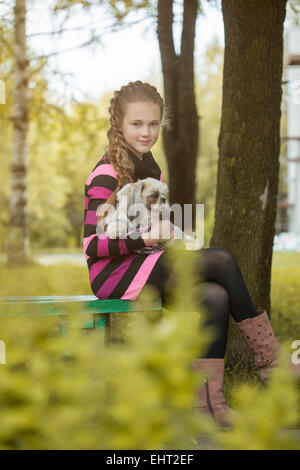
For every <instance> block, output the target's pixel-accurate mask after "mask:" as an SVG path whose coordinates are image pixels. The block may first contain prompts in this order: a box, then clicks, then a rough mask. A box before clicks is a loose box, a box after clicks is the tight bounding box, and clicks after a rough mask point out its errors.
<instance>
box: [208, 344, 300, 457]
mask: <svg viewBox="0 0 300 470" xmlns="http://www.w3.org/2000/svg"><path fill="white" fill-rule="evenodd" d="M287 346H288V345H286V347H287ZM290 361H291V359H290V356H289V355H287V356H285V355H284V354H282V357H281V364H280V366H279V367H277V368H276V369H274V371H273V372H272V374H271V376H270V383H269V384H268V387H267V388H263V387H261V386H258V385H253V384H251V385H250V384H242V385H240V386H239V387H235V388H234V390H233V399H234V401H235V404H236V406H235V411H236V412H237V419H236V422H235V426H234V429H232V430H230V432H227V433H224V432H219V431H218V432H217V433H216V435H215V438H216V441H217V442H219V444H220V445H221V446H222V448H223V449H225V450H282V449H284V450H299V449H300V435H299V431H298V435H295V434H294V433H293V432H292V429H293V428H295V427H298V428H299V424H300V400H299V393H300V390H299V389H297V384H296V381H295V378H294V377H293V375H292V373H291V371H290V369H289V365H290Z"/></svg>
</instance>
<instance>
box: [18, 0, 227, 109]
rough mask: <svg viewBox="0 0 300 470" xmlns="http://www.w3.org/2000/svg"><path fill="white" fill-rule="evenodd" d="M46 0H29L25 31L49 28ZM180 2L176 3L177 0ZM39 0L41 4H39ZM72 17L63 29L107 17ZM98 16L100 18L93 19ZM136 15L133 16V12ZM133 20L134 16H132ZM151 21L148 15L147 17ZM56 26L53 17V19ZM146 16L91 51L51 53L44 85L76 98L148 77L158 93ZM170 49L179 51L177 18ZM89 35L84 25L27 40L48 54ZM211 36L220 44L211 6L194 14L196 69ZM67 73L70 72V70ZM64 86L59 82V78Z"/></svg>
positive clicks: (218, 20)
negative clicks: (53, 54) (195, 20)
mask: <svg viewBox="0 0 300 470" xmlns="http://www.w3.org/2000/svg"><path fill="white" fill-rule="evenodd" d="M49 1H51V0H43V4H42V3H41V2H36V1H32V7H31V10H30V12H29V14H28V25H27V31H28V33H29V34H30V35H32V34H36V33H39V32H42V31H51V30H53V26H52V25H51V19H50V17H49V14H47V13H46V8H44V6H45V5H46V4H47V3H48V4H49ZM44 2H45V3H44ZM177 3H179V4H181V2H177ZM41 5H42V6H41ZM74 13H75V14H74V16H73V17H72V20H71V21H69V22H68V23H67V26H68V27H69V28H71V27H74V26H79V25H86V24H88V23H90V21H91V19H92V20H93V21H95V27H97V25H98V30H102V27H101V29H100V28H99V25H103V26H104V27H105V26H108V24H109V20H105V12H104V10H103V9H100V8H98V9H97V10H96V9H95V11H94V13H93V14H92V15H88V14H84V13H83V12H82V9H81V8H80V9H78V11H77V14H76V11H75V12H74ZM174 13H175V16H176V19H177V20H180V15H181V11H180V8H179V7H178V6H177V7H175V10H174ZM97 18H101V19H100V21H96V19H97ZM136 18H138V16H137V17H136ZM134 19H135V18H134ZM152 21H153V20H152ZM55 22H56V23H55V26H57V24H58V23H57V19H56V20H55ZM147 25H148V26H149V25H150V21H149V20H148V21H146V22H144V23H142V24H137V25H134V26H131V27H130V29H126V30H123V31H119V32H114V33H111V34H108V33H107V34H105V35H103V37H102V38H101V39H102V42H103V45H97V46H96V48H94V51H92V50H88V48H85V49H77V50H73V51H70V52H65V53H64V54H60V55H57V56H53V58H52V59H51V61H50V62H49V65H50V69H51V70H52V72H51V73H50V69H48V73H47V76H48V78H49V85H50V88H51V89H53V90H55V91H57V92H58V93H60V94H62V95H64V96H66V97H67V96H68V95H70V94H72V95H73V96H74V97H75V99H77V100H79V101H81V100H83V99H84V98H85V97H90V98H91V99H98V98H99V97H101V96H102V95H103V94H104V93H106V92H110V91H111V90H113V89H119V88H120V87H121V86H122V85H124V84H126V83H128V82H129V81H131V80H147V79H149V78H150V79H151V80H152V82H154V84H155V85H156V86H158V88H159V91H160V92H161V91H162V90H161V87H162V82H161V80H162V73H161V62H160V53H159V46H158V41H157V38H156V25H155V24H153V26H152V28H150V29H149V30H148V31H147V30H146V26H147ZM173 32H174V39H175V49H176V52H179V45H180V33H181V28H180V22H179V23H178V24H177V25H174V29H173ZM88 38H89V35H88V34H87V30H85V31H72V32H69V33H65V34H64V35H63V36H60V37H58V38H57V39H55V37H53V36H44V35H41V36H32V37H30V39H29V44H30V46H31V47H32V48H33V49H34V50H35V51H36V52H37V53H38V54H43V53H51V52H53V51H58V50H65V49H68V48H72V47H74V45H77V44H80V43H82V42H84V41H86V40H87V39H88ZM214 39H217V40H218V42H219V43H220V44H221V45H224V31H223V20H222V13H221V11H220V10H218V9H216V8H212V7H208V6H207V7H206V8H205V15H203V16H202V15H201V16H199V17H198V20H197V25H196V38H195V65H196V70H197V67H198V66H199V64H200V60H201V56H202V55H203V54H204V52H205V50H206V48H207V46H208V45H209V43H211V42H212V41H213V40H214ZM55 70H59V71H60V72H63V73H64V74H67V75H65V77H64V81H62V80H61V78H60V77H59V76H58V75H55V74H54V73H53V71H55ZM71 74H73V75H71ZM64 82H66V83H67V84H68V85H67V86H65V85H64V84H63V83H64Z"/></svg>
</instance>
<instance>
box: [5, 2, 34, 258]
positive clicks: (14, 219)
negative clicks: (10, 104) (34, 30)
mask: <svg viewBox="0 0 300 470" xmlns="http://www.w3.org/2000/svg"><path fill="white" fill-rule="evenodd" d="M14 18H15V21H14V34H15V85H14V112H13V155H12V162H11V200H10V201H11V202H10V214H11V215H10V216H11V222H10V232H9V238H8V250H7V262H8V264H15V263H19V262H20V260H21V261H22V262H25V261H26V259H27V258H28V248H29V238H28V221H27V167H28V142H27V135H28V120H29V118H28V110H29V96H28V75H29V72H28V70H29V69H28V65H29V63H28V58H27V44H26V0H16V1H15V6H14Z"/></svg>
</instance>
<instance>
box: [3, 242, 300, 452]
mask: <svg viewBox="0 0 300 470" xmlns="http://www.w3.org/2000/svg"><path fill="white" fill-rule="evenodd" d="M169 253H170V256H172V255H173V256H174V255H175V256H176V260H177V262H176V263H175V264H174V265H175V266H178V267H179V266H181V267H183V268H184V269H180V270H179V271H178V273H177V275H176V276H177V277H176V279H177V282H178V285H179V286H180V289H176V290H175V291H174V293H173V296H172V298H171V299H170V302H169V304H168V305H167V306H166V308H165V309H163V311H162V314H159V312H157V311H156V312H151V311H150V310H149V308H148V306H150V305H151V304H152V303H153V302H155V301H156V295H157V294H156V293H155V291H154V290H151V289H150V288H149V289H144V290H143V291H142V293H141V295H140V296H139V298H138V299H137V302H138V303H139V302H141V305H142V306H143V310H144V313H143V314H142V313H132V314H127V318H126V322H124V323H123V327H122V339H123V341H122V342H119V343H112V344H111V345H110V346H109V347H106V348H104V341H103V339H104V338H103V331H102V330H96V331H95V330H91V331H88V332H87V330H82V329H81V326H82V325H83V324H84V321H85V318H84V316H83V315H79V314H78V313H77V312H75V311H73V310H71V311H69V314H68V317H67V318H68V320H67V326H68V328H67V331H66V333H65V334H64V335H61V325H60V320H59V319H58V318H54V317H50V318H48V317H43V318H41V319H38V318H30V317H28V318H26V319H23V318H17V319H15V318H1V334H0V339H1V340H2V341H4V342H5V344H6V364H2V365H0V419H1V430H0V448H1V449H118V450H122V449H197V448H199V446H200V448H201V446H202V448H203V445H204V447H205V445H207V440H205V439H207V437H209V439H210V444H211V443H213V445H214V446H217V447H218V448H225V449H299V439H298V441H296V439H295V436H294V434H293V433H292V431H291V430H292V429H293V428H295V427H296V426H298V427H299V424H300V419H299V418H300V416H299V390H297V388H296V385H295V383H294V381H293V380H292V378H291V376H290V374H289V372H288V367H287V363H286V362H284V363H283V367H282V368H280V369H278V370H277V372H276V373H274V374H273V378H272V380H271V383H270V385H269V386H268V387H267V388H263V387H261V386H259V385H258V384H257V383H251V380H248V381H247V382H244V383H242V384H241V383H240V382H239V383H238V382H236V383H234V381H233V382H232V383H231V390H228V387H227V388H226V387H225V396H226V398H227V399H228V398H229V400H228V401H229V404H230V405H231V406H233V405H234V406H233V407H234V409H235V410H236V411H238V412H239V416H238V418H237V422H236V424H235V426H234V428H233V429H232V430H226V431H224V430H220V429H218V428H217V427H216V426H215V425H214V423H213V422H212V420H211V419H210V418H209V417H207V416H202V415H199V414H198V415H197V416H196V415H195V414H194V413H192V408H193V400H194V392H195V388H196V387H198V386H200V385H201V384H202V383H203V376H202V374H201V373H200V372H197V373H193V372H192V370H191V368H190V364H191V361H192V360H193V359H194V358H195V357H201V355H202V354H204V353H205V350H206V348H207V347H208V344H209V342H210V341H211V340H212V337H213V336H212V334H213V332H212V331H211V330H209V329H208V328H204V327H203V321H204V320H205V310H202V309H201V308H199V304H196V290H197V289H198V288H199V286H197V285H191V284H190V282H189V281H188V280H189V279H193V276H192V269H193V263H192V259H193V258H192V256H191V252H183V251H182V252H181V251H177V250H174V253H172V251H170V252H169ZM281 255H282V254H279V253H275V254H274V259H275V261H274V273H275V274H274V275H273V282H278V283H279V282H281V285H280V288H278V286H279V284H278V285H277V286H276V291H277V290H279V291H280V289H281V288H282V286H285V285H286V284H287V283H286V280H285V278H284V276H283V275H282V274H280V270H283V268H284V259H285V256H281ZM182 256H183V258H181V257H182ZM190 256H191V258H190ZM297 256H300V254H299V255H298V254H297ZM297 256H295V254H294V263H297ZM189 258H190V259H189ZM286 259H287V261H288V264H290V266H287V268H286V269H287V270H288V269H290V267H291V264H292V256H288V255H286ZM173 263H174V260H173ZM177 263H178V264H177ZM299 265H300V264H299V263H298V266H299ZM298 270H299V268H298ZM282 272H283V271H282ZM295 273H296V271H295ZM0 275H1V294H2V295H13V294H15V293H16V292H18V294H19V295H22V294H24V295H25V294H27V295H35V294H36V295H39V294H40V295H47V294H48V295H51V294H61V295H63V294H68V293H70V292H72V294H88V293H90V289H89V286H88V283H87V282H86V283H85V280H87V279H88V276H87V271H86V270H84V269H83V268H81V267H74V266H72V265H69V266H68V265H62V266H50V267H48V266H47V267H39V268H37V267H36V266H31V267H28V266H27V267H24V269H23V270H22V269H20V268H19V272H18V276H16V270H15V269H12V268H1V273H0ZM297 279H300V276H299V272H298V273H297ZM10 283H12V287H11V288H10V287H8V286H9V284H10ZM293 287H294V289H295V293H294V292H293V291H292V289H291V290H289V291H285V295H286V296H287V305H289V304H290V305H291V307H290V309H287V308H286V309H285V310H282V314H284V315H285V316H286V318H288V316H290V322H291V327H292V325H293V324H296V323H297V322H296V323H294V320H295V317H296V311H295V310H293V308H294V305H293V302H289V300H290V299H291V298H294V295H296V292H299V281H298V284H297V283H296V282H295V283H294V284H293ZM182 291H184V292H185V296H182ZM275 294H276V293H275ZM273 295H274V294H273ZM281 296H282V297H283V295H282V289H281ZM198 298H199V297H198ZM279 300H280V299H278V298H277V297H276V295H275V297H273V312H272V314H273V319H274V322H275V323H276V319H277V315H278V310H277V309H281V308H282V306H281V304H279V303H278V301H279ZM175 305H176V308H174V306H175ZM1 307H2V308H1V310H2V313H5V307H3V305H2V306H1ZM281 320H282V318H281ZM281 320H280V321H281ZM280 321H278V322H277V328H279V329H280V328H281V323H280ZM297 331H299V330H294V332H293V334H292V336H291V337H290V338H292V339H297V338H300V336H297V334H298V333H297ZM290 332H292V330H290ZM281 340H282V335H281ZM288 347H289V344H288V343H287V344H286V348H287V349H288ZM201 352H202V354H201ZM97 358H99V360H98V359H97ZM227 385H229V384H228V383H227ZM228 392H230V393H229V394H228ZM203 442H204V444H203Z"/></svg>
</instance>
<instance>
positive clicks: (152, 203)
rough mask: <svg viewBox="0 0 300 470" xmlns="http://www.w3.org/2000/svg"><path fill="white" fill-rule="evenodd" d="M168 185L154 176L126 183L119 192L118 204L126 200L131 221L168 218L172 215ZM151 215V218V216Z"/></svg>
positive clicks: (152, 220)
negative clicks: (168, 198) (168, 197)
mask: <svg viewBox="0 0 300 470" xmlns="http://www.w3.org/2000/svg"><path fill="white" fill-rule="evenodd" d="M167 194H168V186H167V185H166V184H165V183H162V182H161V181H158V180H156V179H154V178H145V179H143V180H140V181H138V182H136V183H129V184H126V185H125V186H124V187H123V188H122V189H121V190H120V191H119V192H118V194H117V201H118V204H121V201H122V198H124V199H123V202H124V201H126V203H127V207H128V219H129V221H130V222H133V221H135V220H138V221H139V222H141V220H143V223H145V219H146V218H148V219H149V223H150V221H151V223H153V222H154V221H155V220H159V219H167V218H169V215H170V206H169V202H168V200H167ZM149 217H150V218H149Z"/></svg>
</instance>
